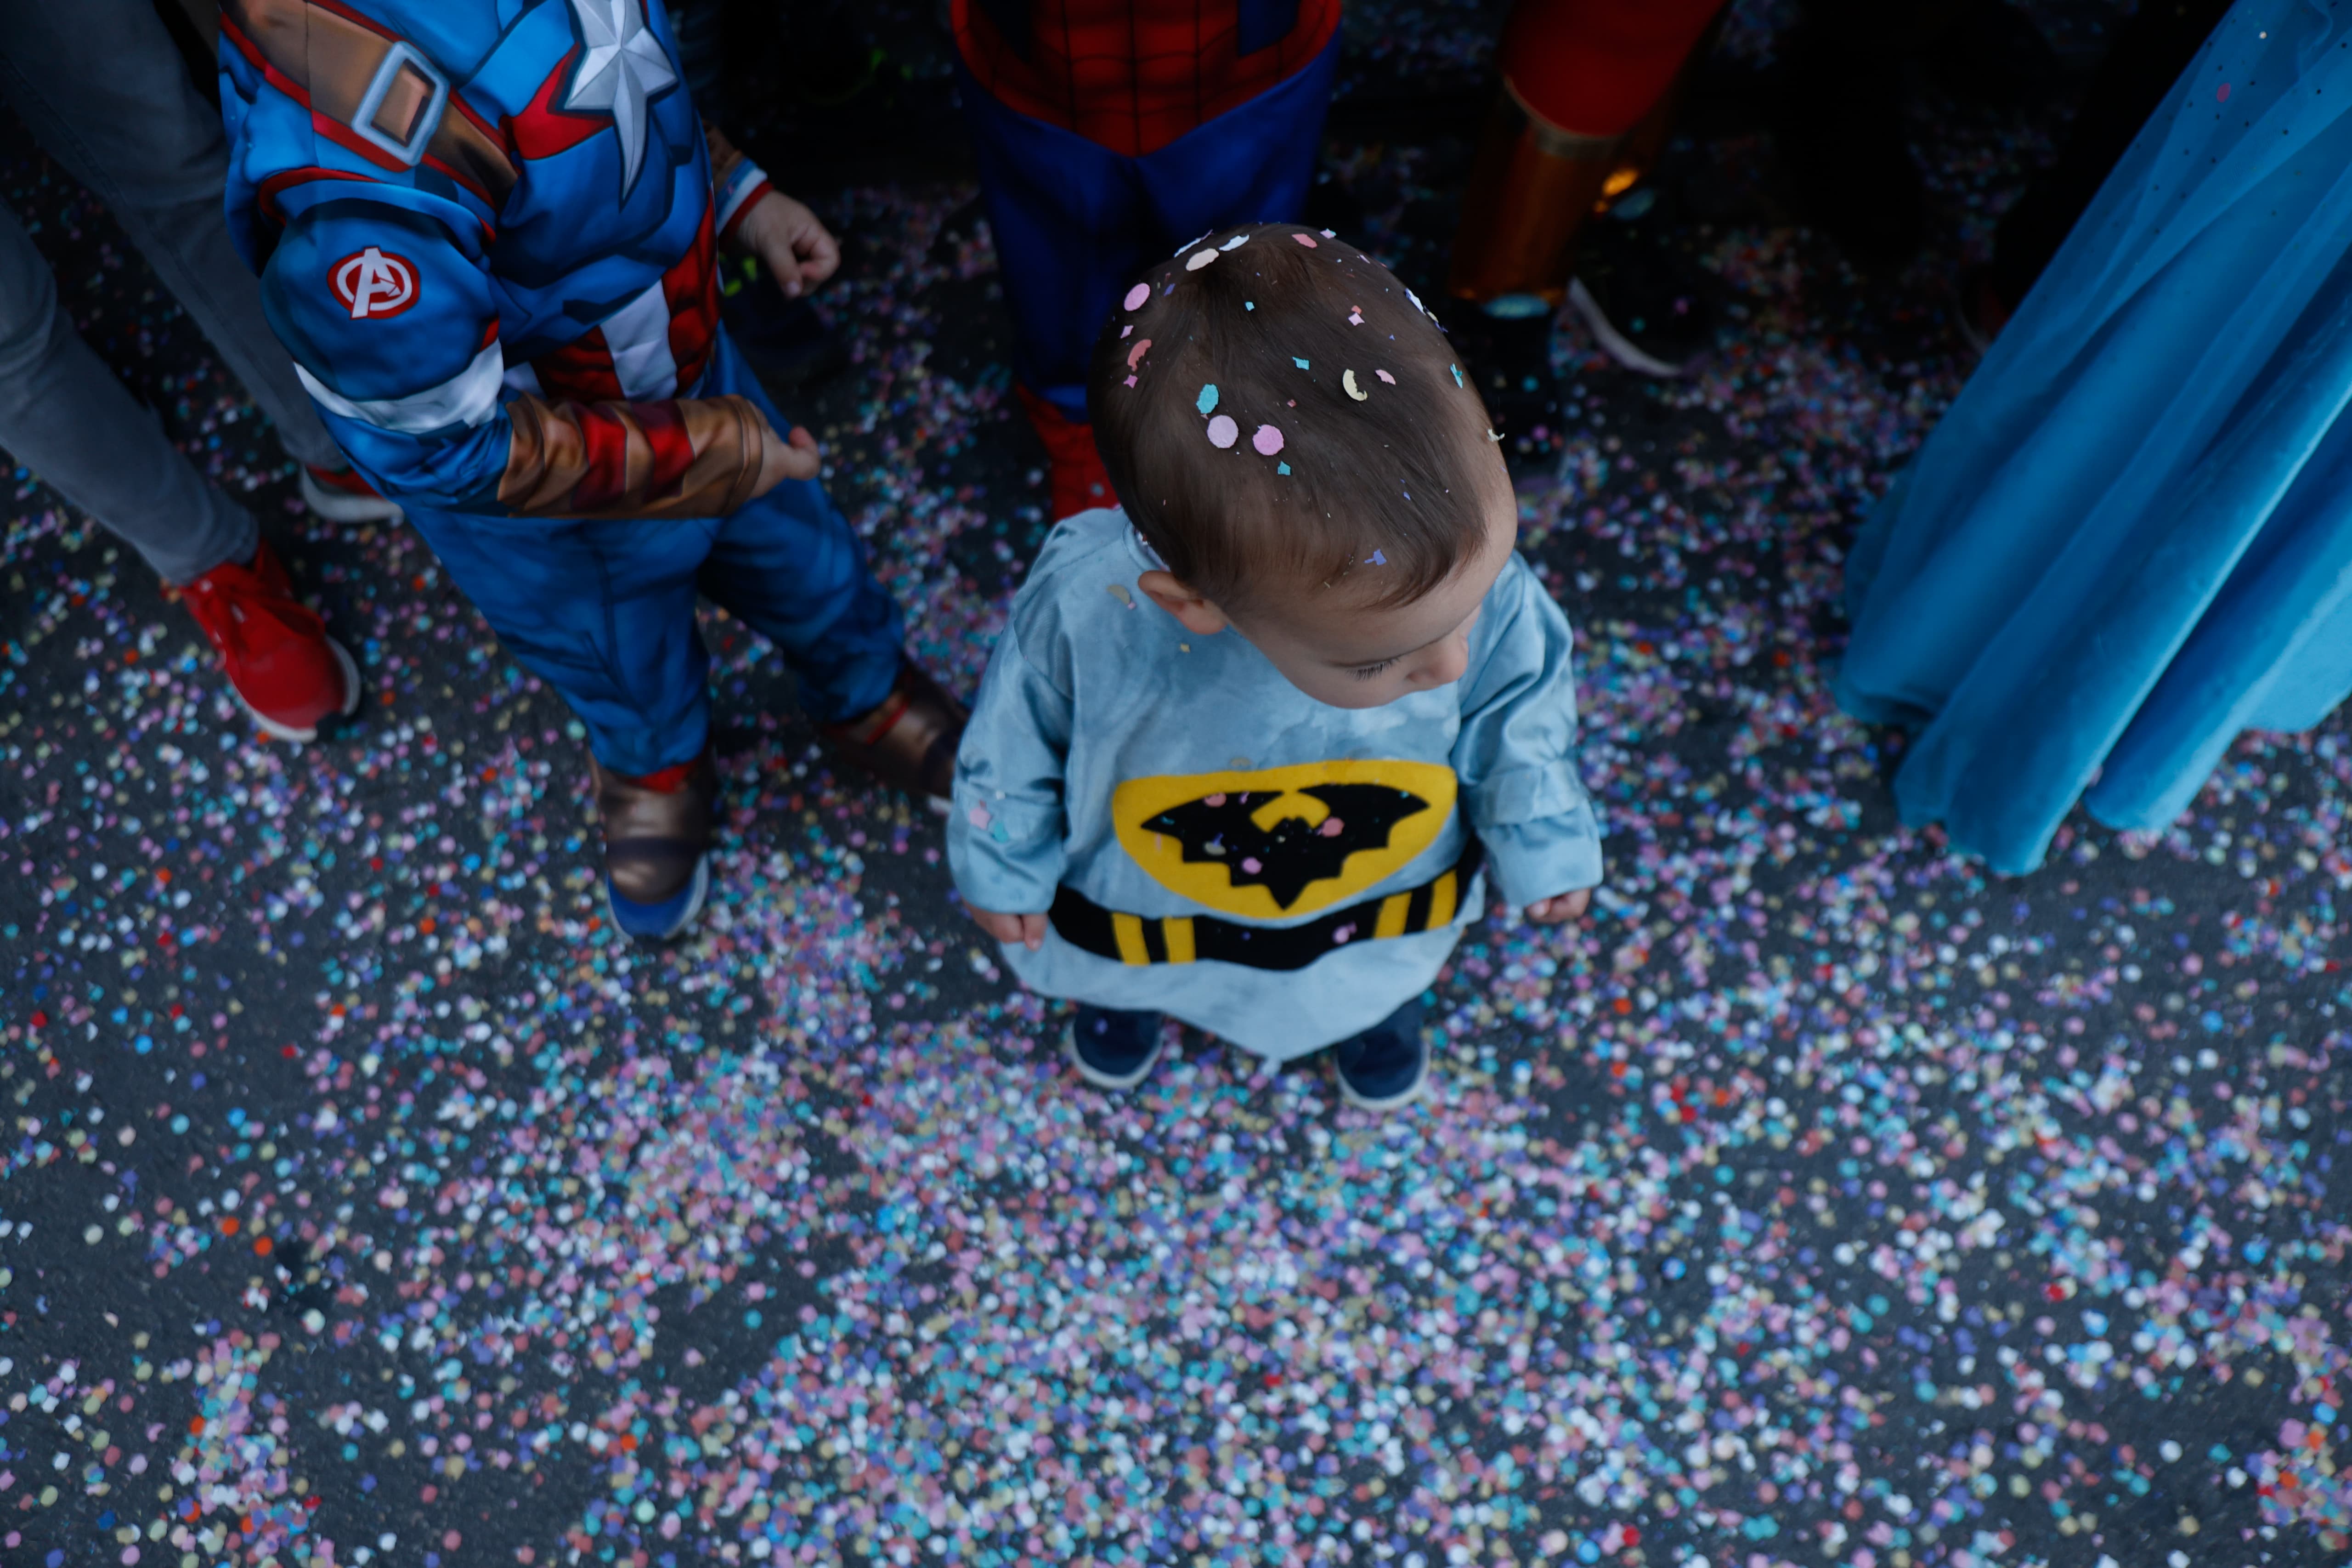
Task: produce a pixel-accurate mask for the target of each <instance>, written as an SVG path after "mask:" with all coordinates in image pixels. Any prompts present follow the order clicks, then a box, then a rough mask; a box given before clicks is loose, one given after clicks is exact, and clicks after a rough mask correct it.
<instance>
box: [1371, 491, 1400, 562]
mask: <svg viewBox="0 0 2352 1568" xmlns="http://www.w3.org/2000/svg"><path fill="white" fill-rule="evenodd" d="M1407 499H1411V498H1407ZM1388 563H1389V558H1388V557H1387V556H1385V555H1383V554H1381V552H1379V551H1377V550H1375V551H1373V552H1372V558H1371V559H1370V560H1369V561H1367V562H1365V563H1364V564H1365V565H1367V566H1385V565H1387V564H1388Z"/></svg>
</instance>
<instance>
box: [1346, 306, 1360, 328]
mask: <svg viewBox="0 0 2352 1568" xmlns="http://www.w3.org/2000/svg"><path fill="white" fill-rule="evenodd" d="M1363 324H1364V308H1363V307H1362V306H1361V305H1350V306H1349V307H1348V325H1349V326H1351V327H1360V326H1362V325H1363Z"/></svg>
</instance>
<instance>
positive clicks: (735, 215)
mask: <svg viewBox="0 0 2352 1568" xmlns="http://www.w3.org/2000/svg"><path fill="white" fill-rule="evenodd" d="M775 188H776V187H775V186H774V185H772V184H770V183H769V182H768V181H767V180H766V179H764V178H762V179H761V181H760V183H759V184H756V185H753V186H752V187H751V189H750V190H748V191H745V192H744V193H743V199H742V200H741V201H740V202H737V203H736V204H735V210H734V211H733V212H731V213H729V214H728V215H727V232H726V233H724V234H722V235H720V236H719V238H721V239H725V240H732V239H733V238H734V237H735V231H736V230H737V229H739V228H740V227H742V226H743V219H744V218H745V217H746V216H749V215H750V213H751V209H752V208H753V207H755V206H758V205H760V198H761V196H764V195H767V194H768V193H769V192H770V191H772V190H774V189H775Z"/></svg>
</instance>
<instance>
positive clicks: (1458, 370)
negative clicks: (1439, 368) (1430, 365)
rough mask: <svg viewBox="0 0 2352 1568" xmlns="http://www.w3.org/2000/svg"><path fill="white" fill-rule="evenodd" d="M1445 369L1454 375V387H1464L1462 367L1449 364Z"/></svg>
mask: <svg viewBox="0 0 2352 1568" xmlns="http://www.w3.org/2000/svg"><path fill="white" fill-rule="evenodd" d="M1445 368H1446V369H1448V370H1450V371H1452V372H1453V373H1454V385H1456V386H1462V385H1465V383H1464V381H1463V379H1462V367H1461V366H1460V365H1458V364H1449V365H1447V366H1446V367H1445Z"/></svg>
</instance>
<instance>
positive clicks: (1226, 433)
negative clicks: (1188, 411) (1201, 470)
mask: <svg viewBox="0 0 2352 1568" xmlns="http://www.w3.org/2000/svg"><path fill="white" fill-rule="evenodd" d="M1241 438H1242V427H1241V426H1238V425H1236V424H1234V416H1232V415H1230V414H1220V415H1218V416H1216V417H1215V418H1213V419H1212V420H1210V421H1209V445H1211V446H1212V447H1216V448H1218V449H1219V450H1220V451H1222V450H1223V449H1224V448H1225V447H1230V446H1232V445H1233V444H1234V442H1236V441H1238V440H1240V439H1241Z"/></svg>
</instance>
